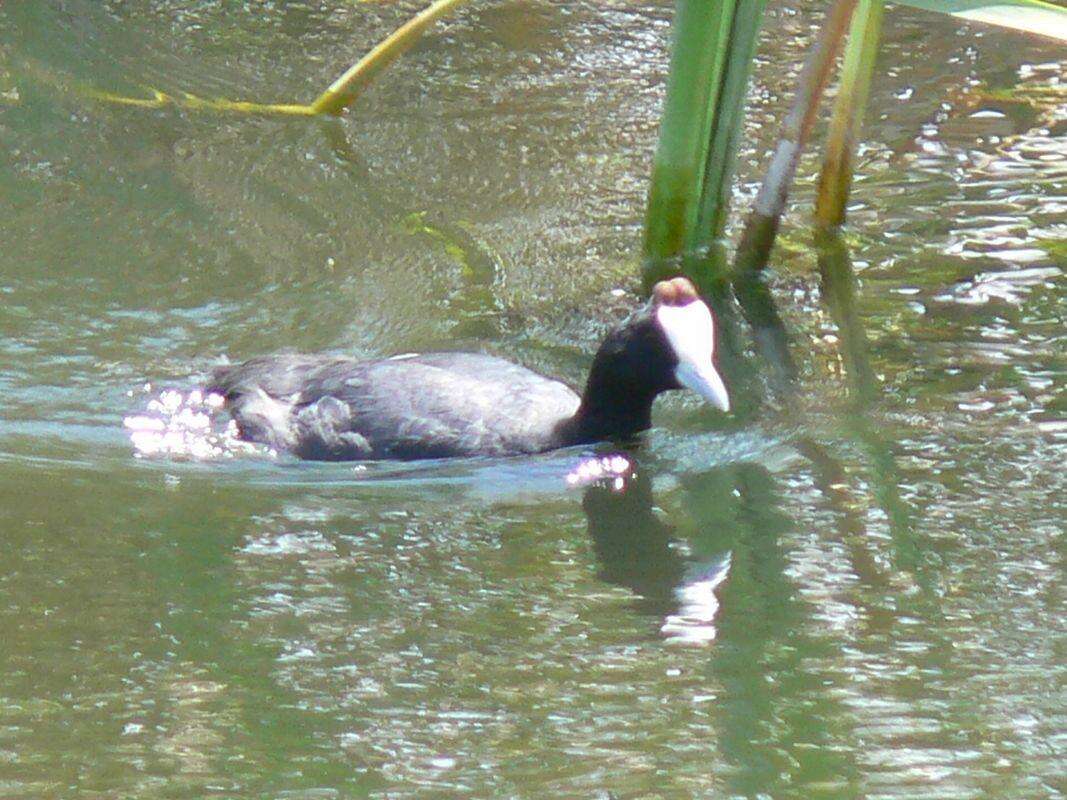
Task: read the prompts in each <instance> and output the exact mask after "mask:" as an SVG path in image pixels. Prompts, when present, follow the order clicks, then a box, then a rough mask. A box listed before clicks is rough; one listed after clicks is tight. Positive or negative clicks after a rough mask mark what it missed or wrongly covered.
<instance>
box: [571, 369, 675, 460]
mask: <svg viewBox="0 0 1067 800" xmlns="http://www.w3.org/2000/svg"><path fill="white" fill-rule="evenodd" d="M627 372H628V371H626V370H619V369H618V365H616V364H612V363H610V361H607V360H599V359H598V360H597V361H595V362H594V363H593V368H592V370H591V371H590V373H589V380H588V381H587V382H586V385H585V391H584V392H583V393H582V402H581V404H580V405H579V406H578V411H577V412H576V413H575V414H574V416H573V417H572V418H571V419H569V420H567V421H566V422H565V423H564V428H563V431H562V433H563V436H564V438H565V439H567V440H568V443H569V444H582V443H586V442H597V441H601V440H604V439H615V438H624V437H627V436H632V435H634V434H635V433H638V432H640V431H643V430H646V429H648V428H650V427H651V426H652V403H653V401H655V399H656V395H657V394H658V391H657V390H656V388H657V387H650V386H647V385H641V384H640V382H638V381H634V380H633V379H632V378H631V376H630V375H629V374H627Z"/></svg>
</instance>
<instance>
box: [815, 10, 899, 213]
mask: <svg viewBox="0 0 1067 800" xmlns="http://www.w3.org/2000/svg"><path fill="white" fill-rule="evenodd" d="M883 9H884V3H883V0H859V5H858V6H857V7H856V13H855V15H854V16H853V18H852V27H851V28H850V30H849V33H848V45H847V46H846V47H845V59H844V64H843V65H842V67H841V86H840V88H839V89H838V92H837V98H836V99H835V100H834V111H833V116H832V117H831V118H830V130H829V132H828V134H827V137H826V152H825V153H824V154H823V162H822V172H821V173H820V175H819V191H818V196H817V197H816V200H815V224H816V227H817V228H819V229H820V230H823V231H826V230H829V229H830V228H832V227H835V226H838V225H841V224H843V223H844V221H845V204H846V203H847V202H848V195H849V189H850V188H851V185H852V160H853V158H854V157H855V154H856V143H857V142H858V141H859V137H860V130H861V128H862V126H863V114H864V111H865V109H866V107H867V95H868V93H869V90H870V86H871V77H872V76H873V75H874V63H875V60H876V58H877V56H878V45H879V41H880V40H881V30H882V11H883Z"/></svg>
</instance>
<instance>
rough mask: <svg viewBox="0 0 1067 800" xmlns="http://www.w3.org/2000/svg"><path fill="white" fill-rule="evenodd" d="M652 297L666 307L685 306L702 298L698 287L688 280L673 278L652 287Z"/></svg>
mask: <svg viewBox="0 0 1067 800" xmlns="http://www.w3.org/2000/svg"><path fill="white" fill-rule="evenodd" d="M652 297H653V299H654V300H655V301H656V303H658V304H660V305H665V306H684V305H686V304H687V303H690V302H692V301H693V300H697V299H699V298H700V295H698V294H697V290H696V287H695V286H693V282H692V281H690V280H689V279H688V278H682V277H678V278H671V279H670V280H669V281H660V282H659V283H657V284H656V285H655V286H653V287H652Z"/></svg>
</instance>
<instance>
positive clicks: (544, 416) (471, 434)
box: [209, 353, 579, 461]
mask: <svg viewBox="0 0 1067 800" xmlns="http://www.w3.org/2000/svg"><path fill="white" fill-rule="evenodd" d="M209 388H210V389H211V390H212V391H215V392H218V393H219V394H222V395H223V396H224V397H226V399H227V401H228V402H227V406H228V408H229V410H230V413H231V414H232V415H233V417H234V419H235V420H236V421H237V424H238V427H239V429H240V431H241V435H242V436H243V437H244V438H246V439H251V440H253V441H258V442H262V443H264V444H268V445H270V446H271V447H273V448H275V449H277V450H279V451H288V452H292V453H293V454H295V455H297V456H299V457H300V458H307V459H316V460H331V461H332V460H352V459H366V458H401V459H403V458H443V457H450V456H469V455H505V454H514V453H536V452H541V451H544V450H550V449H552V448H554V447H559V446H560V445H561V444H563V443H564V442H563V440H562V438H561V437H562V432H561V431H560V424H561V423H563V422H564V421H566V420H568V419H570V418H571V417H573V415H574V413H575V412H576V410H577V409H578V404H579V398H578V395H577V394H576V393H575V392H574V391H572V390H571V389H570V388H568V387H567V386H565V385H564V384H562V383H560V382H558V381H554V380H551V379H549V378H546V377H544V376H542V375H538V374H537V373H535V372H533V371H531V370H528V369H526V368H525V367H520V366H518V365H516V364H512V363H510V362H508V361H505V360H503V359H500V358H496V357H494V356H488V355H481V354H476V353H430V354H425V355H414V356H400V357H397V358H391V359H385V360H382V361H368V362H360V361H356V360H354V359H348V358H323V357H321V356H303V355H275V356H266V357H263V358H256V359H253V360H251V361H248V362H246V363H244V364H241V365H237V366H233V367H224V368H222V369H220V370H218V371H217V372H216V374H215V376H214V380H213V382H212V385H211V386H210V387H209Z"/></svg>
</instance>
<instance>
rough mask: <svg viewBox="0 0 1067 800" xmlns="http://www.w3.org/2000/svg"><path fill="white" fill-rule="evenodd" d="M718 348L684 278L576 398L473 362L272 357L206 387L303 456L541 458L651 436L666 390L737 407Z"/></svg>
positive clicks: (608, 355)
mask: <svg viewBox="0 0 1067 800" xmlns="http://www.w3.org/2000/svg"><path fill="white" fill-rule="evenodd" d="M714 350H715V330H714V322H713V320H712V314H711V311H710V310H709V309H708V307H707V306H706V305H705V304H704V302H703V301H702V300H701V299H700V298H699V296H698V295H697V292H696V289H695V288H694V287H693V284H692V283H690V282H689V281H688V280H687V279H685V278H674V279H673V280H670V281H662V282H660V283H657V284H656V285H655V287H654V288H653V292H652V299H651V300H650V301H649V302H648V303H647V304H646V305H645V306H644V307H642V308H641V309H640V310H638V311H637V312H635V313H634V314H633V315H631V316H630V317H629V318H628V319H627V320H626V321H625V322H623V323H622V324H621V325H620V326H619V327H618V328H616V329H615V330H613V331H612V332H611V333H610V334H608V337H607V338H606V339H605V340H604V343H603V344H602V345H601V346H600V349H599V350H598V351H597V354H596V356H595V357H594V358H593V364H592V367H591V369H590V371H589V378H588V381H587V382H586V385H585V391H584V392H583V393H582V395H581V396H580V397H579V396H578V394H576V393H575V392H574V391H573V390H572V389H570V388H569V387H567V386H565V385H564V384H562V383H560V382H559V381H554V380H552V379H550V378H546V377H544V376H543V375H538V374H537V373H536V372H533V371H531V370H528V369H526V368H525V367H520V366H518V365H517V364H512V363H510V362H508V361H504V360H503V359H500V358H496V357H494V356H488V355H481V354H477V353H429V354H426V355H404V356H397V357H395V358H388V359H384V360H381V361H356V360H354V359H349V358H339V357H334V356H321V355H319V356H316V355H274V356H265V357H262V358H255V359H252V360H251V361H247V362H245V363H244V364H240V365H237V366H232V367H223V368H222V369H219V370H218V371H217V372H216V373H215V376H214V381H213V383H212V385H211V386H210V387H209V389H210V390H211V391H213V392H217V393H219V394H221V395H222V396H223V397H225V398H226V407H227V409H228V410H229V411H230V413H231V414H232V415H233V417H234V419H235V420H236V421H237V425H238V429H239V431H240V435H241V437H242V438H244V439H248V440H250V441H254V442H262V443H264V444H267V445H270V446H271V447H273V448H274V449H276V450H278V451H279V452H287V453H292V454H294V455H296V456H299V457H300V458H306V459H314V460H325V461H346V460H354V459H384V458H394V459H415V458H446V457H451V456H474V455H513V454H520V453H539V452H543V451H545V450H553V449H555V448H557V447H566V446H568V445H575V444H583V443H588V442H596V441H601V440H604V439H611V438H615V437H625V436H629V435H631V434H634V433H636V432H638V431H641V430H644V429H646V428H648V427H649V426H650V425H651V415H652V401H653V400H655V399H656V396H657V395H658V394H659V393H660V392H665V391H668V390H670V389H681V388H688V389H692V390H693V391H695V392H697V393H699V394H700V395H701V396H703V397H704V398H705V399H706V400H708V401H709V402H710V403H712V404H713V405H714V406H715V407H717V408H719V409H721V410H723V411H728V410H729V408H730V400H729V397H728V395H727V393H726V387H725V386H724V385H723V382H722V379H721V378H720V377H719V374H718V372H717V371H716V370H715V365H714V363H713V355H714Z"/></svg>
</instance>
